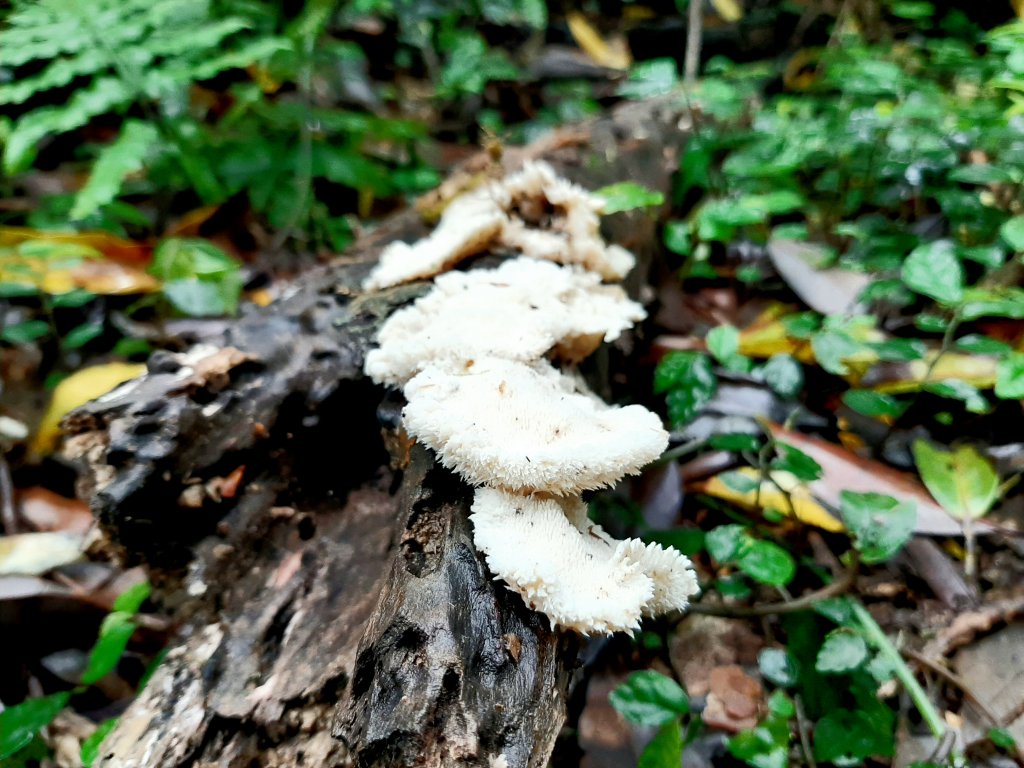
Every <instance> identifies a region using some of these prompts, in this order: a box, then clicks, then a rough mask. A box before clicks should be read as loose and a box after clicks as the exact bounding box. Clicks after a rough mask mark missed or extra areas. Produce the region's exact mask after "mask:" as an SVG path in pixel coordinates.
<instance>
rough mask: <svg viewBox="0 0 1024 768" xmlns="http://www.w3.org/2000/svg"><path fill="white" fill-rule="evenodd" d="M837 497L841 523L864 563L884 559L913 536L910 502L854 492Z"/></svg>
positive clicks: (844, 492)
mask: <svg viewBox="0 0 1024 768" xmlns="http://www.w3.org/2000/svg"><path fill="white" fill-rule="evenodd" d="M839 497H840V500H841V505H842V512H843V521H844V522H845V523H846V527H847V529H848V530H849V531H850V533H851V534H853V536H854V538H855V539H856V545H857V549H858V550H859V551H860V554H861V559H862V560H864V562H866V563H881V562H883V561H885V560H888V559H889V558H890V557H892V556H893V555H895V554H896V553H897V552H899V550H900V548H901V547H902V546H903V545H904V544H906V542H907V541H908V540H909V539H910V537H911V536H912V535H913V534H914V525H915V523H916V522H917V511H916V509H915V507H914V502H912V501H904V502H899V501H897V500H896V499H894V498H892V497H891V496H884V495H882V494H879V493H856V492H854V491H842V492H841V493H840V494H839Z"/></svg>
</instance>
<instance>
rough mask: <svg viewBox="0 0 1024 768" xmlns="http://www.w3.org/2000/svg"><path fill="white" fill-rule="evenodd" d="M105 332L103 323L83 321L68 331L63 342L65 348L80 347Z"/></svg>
mask: <svg viewBox="0 0 1024 768" xmlns="http://www.w3.org/2000/svg"><path fill="white" fill-rule="evenodd" d="M102 333H103V323H82V324H81V325H77V326H75V327H74V328H72V329H71V330H70V331H68V332H67V333H66V334H65V335H64V338H63V339H62V340H61V344H62V345H63V346H64V349H80V348H81V347H84V346H85V345H86V344H88V343H89V342H90V341H92V340H93V339H95V338H96V337H97V336H100V335H101V334H102Z"/></svg>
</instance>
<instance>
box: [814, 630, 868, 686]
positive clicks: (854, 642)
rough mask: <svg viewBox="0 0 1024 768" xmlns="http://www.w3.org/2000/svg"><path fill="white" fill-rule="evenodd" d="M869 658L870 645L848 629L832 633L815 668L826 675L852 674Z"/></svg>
mask: <svg viewBox="0 0 1024 768" xmlns="http://www.w3.org/2000/svg"><path fill="white" fill-rule="evenodd" d="M867 658H868V645H867V643H866V642H864V638H863V637H861V636H860V635H859V634H857V633H855V632H851V631H849V630H846V629H837V630H834V631H833V632H830V633H829V635H828V637H826V638H825V642H824V643H822V645H821V650H819V651H818V658H817V659H816V660H815V662H814V668H815V670H817V671H818V672H821V673H822V674H824V675H838V674H843V673H845V672H851V671H852V670H854V669H856V668H857V667H859V666H860V665H861V664H863V663H864V662H865V661H867Z"/></svg>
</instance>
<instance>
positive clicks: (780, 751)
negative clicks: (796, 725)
mask: <svg viewBox="0 0 1024 768" xmlns="http://www.w3.org/2000/svg"><path fill="white" fill-rule="evenodd" d="M781 730H782V729H781V728H780V729H779V731H780V732H781ZM788 730H789V727H788V725H786V731H787V734H788ZM728 746H729V754H730V755H732V756H733V757H735V758H737V759H739V760H742V761H743V762H745V763H746V764H747V765H749V766H753V768H789V739H788V737H787V738H784V739H777V738H776V736H775V733H774V732H773V730H772V729H771V728H769V727H767V725H759V726H757V727H756V728H751V729H750V730H747V731H741V732H740V733H737V734H736V735H735V736H733V737H732V738H731V739H729V744H728Z"/></svg>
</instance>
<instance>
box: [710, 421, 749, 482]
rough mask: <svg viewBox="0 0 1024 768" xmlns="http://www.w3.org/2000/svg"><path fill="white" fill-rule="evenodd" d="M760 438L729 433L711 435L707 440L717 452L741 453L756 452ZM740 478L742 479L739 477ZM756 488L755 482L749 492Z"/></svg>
mask: <svg viewBox="0 0 1024 768" xmlns="http://www.w3.org/2000/svg"><path fill="white" fill-rule="evenodd" d="M761 440H762V438H761V436H760V435H752V434H749V433H747V432H729V433H727V434H724V435H712V436H711V437H710V438H709V439H708V444H709V445H710V446H711V447H712V448H714V449H715V450H718V451H735V452H737V453H739V452H742V451H756V450H758V449H759V448H760V447H761ZM740 477H744V476H743V475H740ZM756 487H757V481H756V480H755V481H754V485H753V487H752V488H751V489H750V490H753V489H754V488H756Z"/></svg>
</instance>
